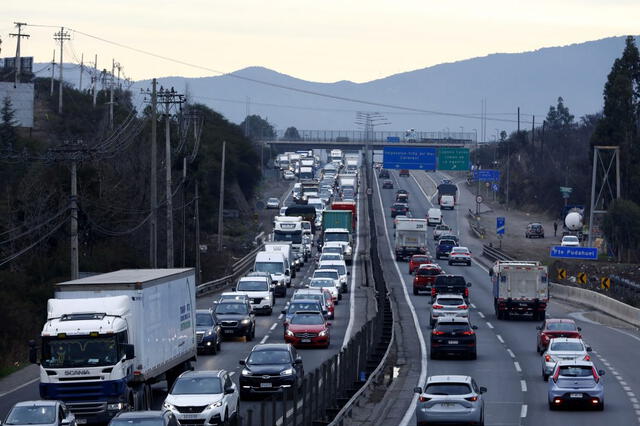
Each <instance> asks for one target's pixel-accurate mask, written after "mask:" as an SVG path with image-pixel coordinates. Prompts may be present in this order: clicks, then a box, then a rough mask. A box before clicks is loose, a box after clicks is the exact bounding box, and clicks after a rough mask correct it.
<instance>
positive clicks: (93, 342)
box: [42, 335, 123, 368]
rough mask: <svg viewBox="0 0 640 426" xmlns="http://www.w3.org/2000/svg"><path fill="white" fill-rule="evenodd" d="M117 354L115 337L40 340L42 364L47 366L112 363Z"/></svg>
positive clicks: (118, 356) (62, 366) (119, 355)
mask: <svg viewBox="0 0 640 426" xmlns="http://www.w3.org/2000/svg"><path fill="white" fill-rule="evenodd" d="M122 355H123V354H121V353H120V354H119V351H118V344H117V337H116V335H112V336H109V337H89V336H83V337H75V336H74V337H64V338H58V337H51V338H44V339H43V342H42V366H43V367H49V368H68V367H99V366H103V365H114V364H116V363H117V362H118V361H119V360H120V359H121V358H122Z"/></svg>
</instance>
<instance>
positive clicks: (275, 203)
mask: <svg viewBox="0 0 640 426" xmlns="http://www.w3.org/2000/svg"><path fill="white" fill-rule="evenodd" d="M267 208H268V209H279V208H280V200H279V199H277V198H276V197H271V198H269V199H268V200H267Z"/></svg>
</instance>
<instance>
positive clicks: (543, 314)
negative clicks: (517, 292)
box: [538, 311, 547, 321]
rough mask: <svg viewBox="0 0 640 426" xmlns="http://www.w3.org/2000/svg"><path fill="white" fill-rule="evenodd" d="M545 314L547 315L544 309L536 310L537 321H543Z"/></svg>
mask: <svg viewBox="0 0 640 426" xmlns="http://www.w3.org/2000/svg"><path fill="white" fill-rule="evenodd" d="M546 316H547V313H546V312H545V311H540V312H538V321H544V319H545V317H546Z"/></svg>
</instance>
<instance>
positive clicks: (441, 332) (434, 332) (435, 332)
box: [431, 330, 444, 336]
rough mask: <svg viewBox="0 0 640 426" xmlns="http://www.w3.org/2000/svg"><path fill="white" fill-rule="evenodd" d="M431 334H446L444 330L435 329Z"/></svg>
mask: <svg viewBox="0 0 640 426" xmlns="http://www.w3.org/2000/svg"><path fill="white" fill-rule="evenodd" d="M431 334H433V335H436V336H442V335H443V334H444V331H437V330H433V331H432V332H431Z"/></svg>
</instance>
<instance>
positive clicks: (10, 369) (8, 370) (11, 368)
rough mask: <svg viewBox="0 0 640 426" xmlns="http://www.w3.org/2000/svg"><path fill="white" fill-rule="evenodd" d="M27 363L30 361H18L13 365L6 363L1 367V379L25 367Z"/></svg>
mask: <svg viewBox="0 0 640 426" xmlns="http://www.w3.org/2000/svg"><path fill="white" fill-rule="evenodd" d="M27 365H29V363H28V362H26V361H16V362H14V363H13V364H11V365H5V366H3V367H0V379H1V378H4V377H7V376H8V375H10V374H13V373H15V372H16V371H18V370H21V369H23V368H24V367H26V366H27Z"/></svg>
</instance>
